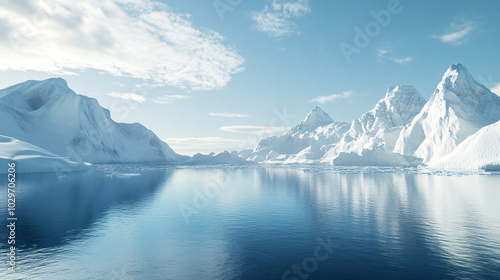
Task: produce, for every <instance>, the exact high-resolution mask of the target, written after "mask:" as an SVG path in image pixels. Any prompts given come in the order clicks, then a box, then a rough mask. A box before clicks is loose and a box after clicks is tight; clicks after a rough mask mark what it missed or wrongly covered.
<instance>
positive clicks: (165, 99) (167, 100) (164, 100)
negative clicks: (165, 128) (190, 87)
mask: <svg viewBox="0 0 500 280" xmlns="http://www.w3.org/2000/svg"><path fill="white" fill-rule="evenodd" d="M189 98H192V96H189V95H179V94H172V95H163V96H160V97H156V98H153V102H154V103H158V104H172V103H174V102H175V101H179V100H184V99H189Z"/></svg>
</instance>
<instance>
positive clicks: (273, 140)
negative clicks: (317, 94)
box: [248, 106, 349, 163]
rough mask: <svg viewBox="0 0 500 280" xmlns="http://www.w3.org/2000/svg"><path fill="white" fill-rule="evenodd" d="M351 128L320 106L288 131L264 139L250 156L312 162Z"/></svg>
mask: <svg viewBox="0 0 500 280" xmlns="http://www.w3.org/2000/svg"><path fill="white" fill-rule="evenodd" d="M348 128H349V124H347V123H343V122H336V121H334V120H333V119H332V118H331V117H330V116H329V115H328V114H327V113H325V112H324V111H323V110H322V109H321V108H320V107H318V106H316V107H315V108H314V109H313V110H312V111H311V112H310V113H309V114H308V115H307V116H306V118H305V119H304V120H303V121H302V122H301V123H300V124H298V125H297V126H295V127H293V128H292V129H290V130H289V131H288V132H286V133H284V134H282V135H280V136H273V137H269V138H266V139H263V140H261V141H260V142H259V144H258V145H257V147H256V148H255V149H254V151H253V152H252V153H251V155H250V156H249V157H248V159H249V160H253V161H258V162H263V161H267V162H273V161H278V162H288V163H291V162H300V163H309V162H312V161H315V160H318V159H320V158H321V157H322V156H323V154H324V152H323V151H322V150H321V149H322V147H323V146H324V145H326V144H329V143H335V142H338V141H339V140H340V138H341V137H342V135H343V134H344V133H345V132H346V131H347V129H348Z"/></svg>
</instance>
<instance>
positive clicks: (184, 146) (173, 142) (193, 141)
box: [163, 137, 258, 156]
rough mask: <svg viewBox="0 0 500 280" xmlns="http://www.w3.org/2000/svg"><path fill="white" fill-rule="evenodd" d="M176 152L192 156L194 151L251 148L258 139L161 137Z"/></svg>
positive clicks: (206, 152)
mask: <svg viewBox="0 0 500 280" xmlns="http://www.w3.org/2000/svg"><path fill="white" fill-rule="evenodd" d="M163 141H165V142H166V143H167V144H168V145H169V146H170V147H171V148H172V149H173V150H174V151H175V152H176V153H180V154H183V155H189V156H192V155H194V154H196V153H204V154H208V153H211V152H216V153H217V152H223V151H226V150H227V151H239V150H244V149H253V148H254V147H255V146H256V145H257V144H258V139H229V138H222V137H193V138H167V139H163Z"/></svg>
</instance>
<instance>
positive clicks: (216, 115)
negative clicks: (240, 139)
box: [208, 112, 250, 118]
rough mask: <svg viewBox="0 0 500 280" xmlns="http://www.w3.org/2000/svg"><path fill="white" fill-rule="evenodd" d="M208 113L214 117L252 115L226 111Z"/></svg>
mask: <svg viewBox="0 0 500 280" xmlns="http://www.w3.org/2000/svg"><path fill="white" fill-rule="evenodd" d="M208 114H209V115H210V116H212V117H223V118H248V117H250V115H245V114H235V113H226V112H219V113H208Z"/></svg>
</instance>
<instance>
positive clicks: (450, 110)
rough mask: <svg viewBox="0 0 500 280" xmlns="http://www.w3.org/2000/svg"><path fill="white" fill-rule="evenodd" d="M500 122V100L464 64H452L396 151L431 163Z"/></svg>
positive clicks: (408, 127) (408, 128)
mask: <svg viewBox="0 0 500 280" xmlns="http://www.w3.org/2000/svg"><path fill="white" fill-rule="evenodd" d="M498 120H500V97H499V96H497V95H496V94H494V93H493V92H491V91H490V90H489V89H487V88H486V87H484V86H483V85H481V84H479V83H478V82H476V81H475V80H474V78H473V77H472V75H471V74H470V73H469V71H468V70H467V69H466V68H465V67H464V66H463V65H461V64H453V65H452V66H450V67H449V68H448V70H447V71H446V73H445V74H444V76H443V78H442V80H441V82H440V83H439V84H438V86H437V88H436V90H435V91H434V94H433V95H432V96H431V98H430V100H429V101H428V102H427V103H426V104H425V106H424V108H423V109H422V111H421V112H420V113H419V114H418V115H417V116H416V117H415V118H414V119H413V121H412V122H411V124H409V125H408V126H407V127H405V128H404V129H403V131H402V132H401V135H400V136H399V139H398V140H397V143H396V147H395V149H394V152H396V153H400V154H402V155H407V156H415V157H418V158H422V159H423V161H424V163H429V164H432V163H433V162H434V161H437V160H439V159H440V158H442V157H444V156H446V155H448V154H449V153H451V152H452V151H453V150H454V149H455V148H456V147H457V146H458V145H459V144H460V143H462V142H463V141H464V140H465V139H466V138H467V137H469V136H470V135H472V134H474V133H475V132H477V131H478V130H479V129H481V128H482V127H484V126H487V125H490V124H493V123H495V122H497V121H498Z"/></svg>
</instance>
